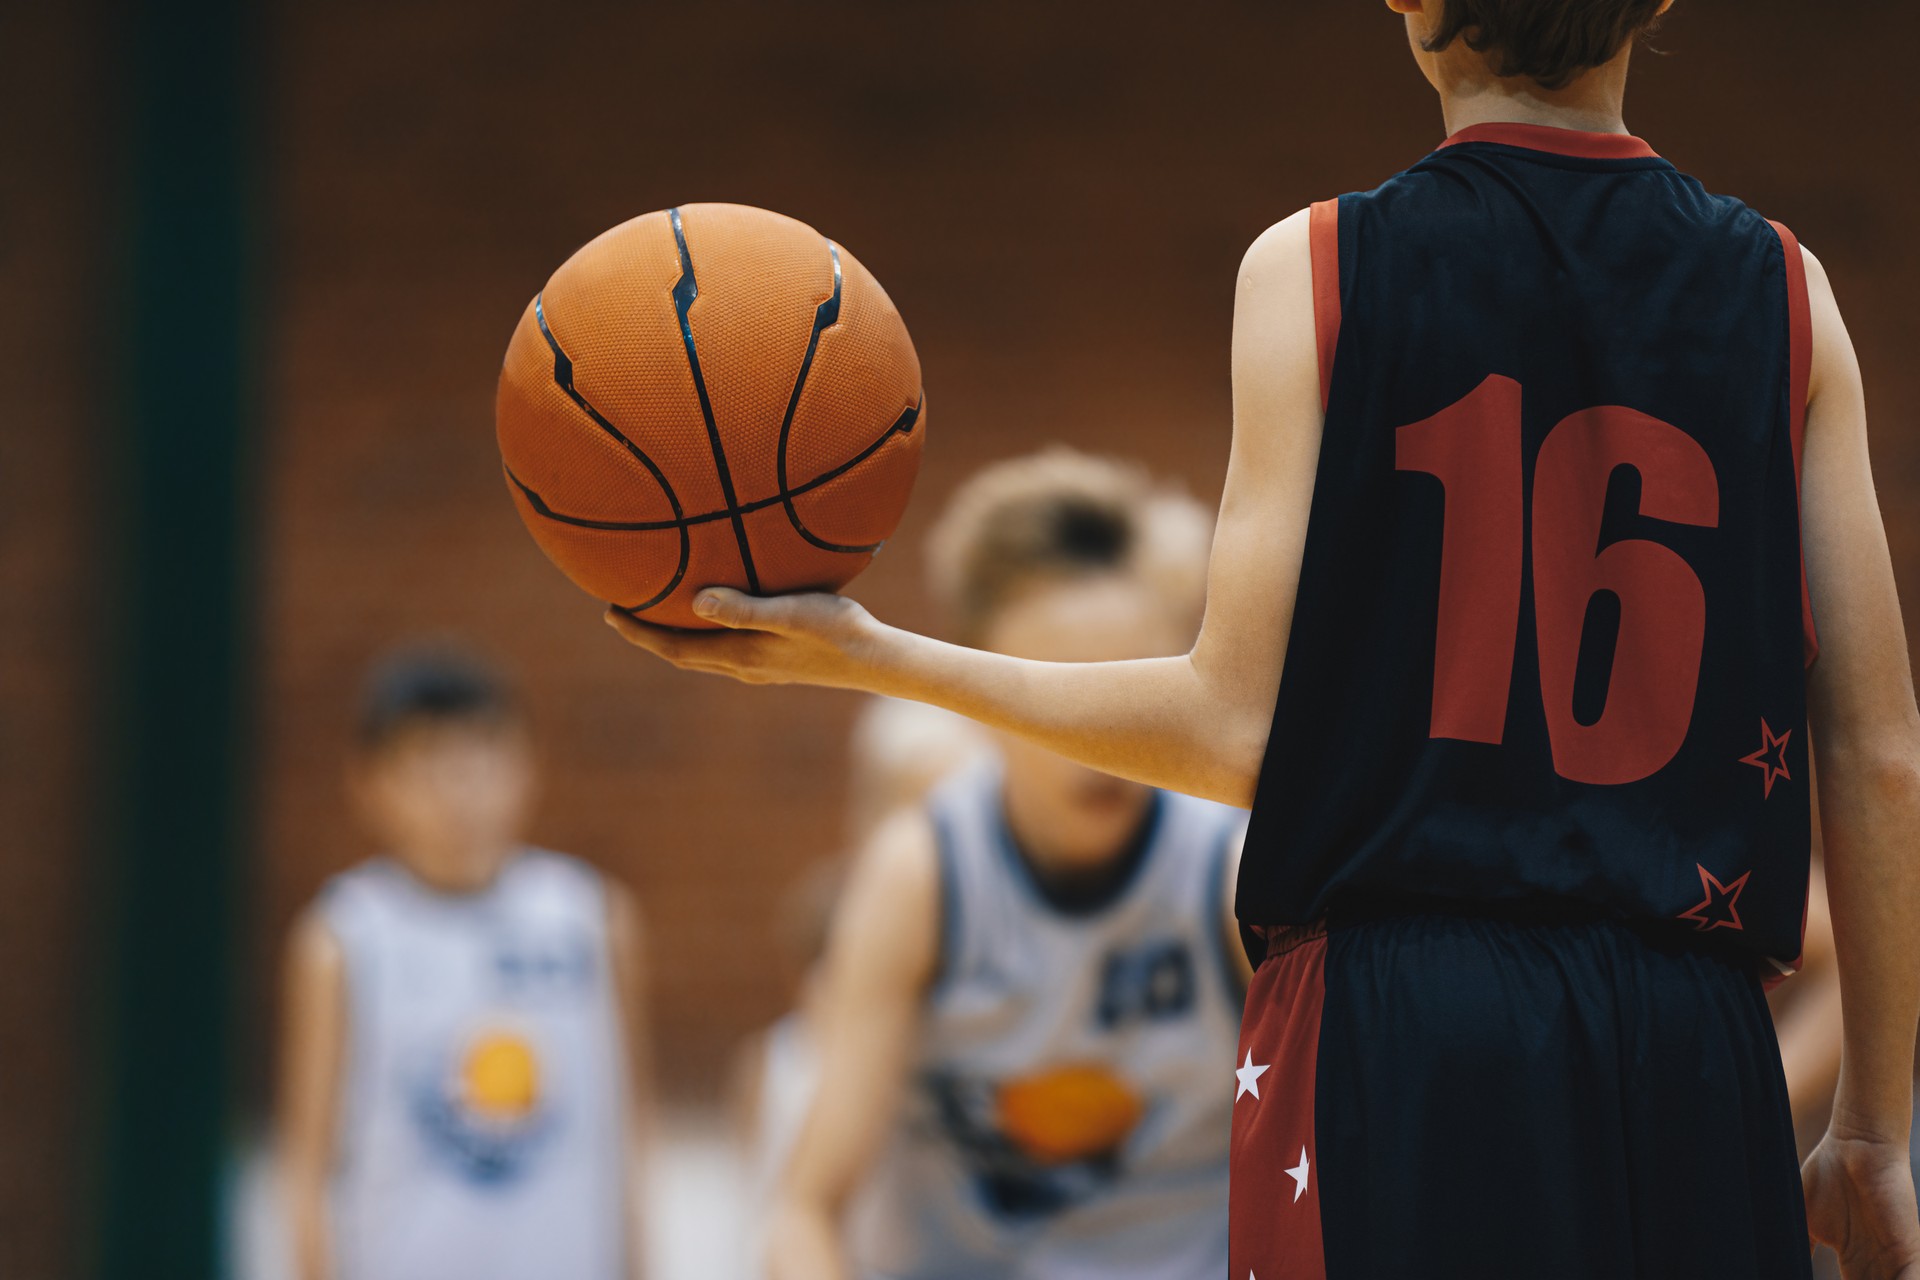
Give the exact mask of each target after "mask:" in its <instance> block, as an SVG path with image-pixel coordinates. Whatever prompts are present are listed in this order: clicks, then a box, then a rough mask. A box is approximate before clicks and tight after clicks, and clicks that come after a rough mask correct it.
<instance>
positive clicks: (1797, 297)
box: [1772, 222, 1820, 666]
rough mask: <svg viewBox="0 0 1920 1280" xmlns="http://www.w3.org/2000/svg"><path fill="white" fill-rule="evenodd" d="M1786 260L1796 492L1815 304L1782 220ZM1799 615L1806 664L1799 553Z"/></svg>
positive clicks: (1806, 612) (1813, 633) (1803, 562)
mask: <svg viewBox="0 0 1920 1280" xmlns="http://www.w3.org/2000/svg"><path fill="white" fill-rule="evenodd" d="M1772 226H1773V230H1774V232H1775V234H1777V235H1778V236H1779V237H1780V248H1781V249H1782V251H1783V252H1784V253H1785V254H1786V261H1787V329H1788V334H1789V337H1790V339H1791V344H1792V348H1793V353H1792V360H1793V364H1792V373H1791V374H1790V375H1789V377H1788V386H1787V397H1788V398H1787V412H1789V413H1790V414H1792V415H1793V417H1792V430H1793V482H1794V493H1795V494H1796V495H1797V494H1798V493H1799V491H1800V455H1801V454H1802V453H1804V452H1805V450H1806V443H1807V387H1808V385H1809V383H1811V382H1812V380H1813V304H1812V301H1811V300H1810V298H1809V296H1808V294H1807V260H1806V258H1805V257H1803V256H1802V255H1801V253H1800V241H1799V240H1797V239H1796V238H1795V237H1794V234H1793V232H1791V231H1789V230H1787V228H1786V227H1784V226H1782V225H1781V224H1780V223H1778V222H1775V223H1773V224H1772ZM1800 617H1801V620H1802V623H1803V625H1804V627H1805V629H1806V650H1807V665H1808V666H1812V665H1813V660H1814V659H1815V658H1817V657H1819V656H1820V634H1819V632H1818V631H1817V630H1816V629H1815V628H1814V625H1813V595H1812V593H1811V592H1809V591H1808V590H1807V557H1806V553H1805V552H1802V553H1801V555H1800Z"/></svg>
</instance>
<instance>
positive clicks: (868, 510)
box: [495, 204, 925, 627]
mask: <svg viewBox="0 0 1920 1280" xmlns="http://www.w3.org/2000/svg"><path fill="white" fill-rule="evenodd" d="M923 407H924V400H923V395H922V391H921V386H920V361H919V357H918V356H917V355H915V353H914V349H913V341H912V339H911V338H909V337H908V336H907V329H906V325H905V324H904V323H903V322H902V321H901V319H900V313H899V312H898V311H896V310H895V309H894V306H893V302H892V301H891V300H890V299H889V298H888V297H887V294H886V291H885V290H884V289H882V288H881V287H880V285H879V282H878V281H876V280H875V279H874V278H873V276H872V275H870V274H869V273H868V272H867V269H866V268H865V267H863V266H861V265H860V263H859V261H858V260H857V259H856V258H854V256H853V255H852V254H851V253H849V252H847V250H846V249H845V248H843V247H841V246H840V245H837V244H835V243H834V242H833V241H831V240H828V239H827V238H826V237H824V236H822V235H821V234H820V233H818V232H817V231H815V230H813V228H811V227H809V226H807V225H806V224H805V223H803V222H797V221H795V220H794V219H792V218H788V217H784V216H782V215H780V214H777V213H771V212H768V211H767V210H765V209H755V208H750V207H748V206H745V205H730V204H692V205H684V206H681V207H679V208H675V209H668V210H664V211H662V212H658V213H649V214H646V215H644V216H642V217H638V218H635V219H633V220H632V221H630V222H624V223H621V224H620V225H619V226H617V227H614V228H613V229H612V230H610V231H607V232H605V233H604V234H602V235H600V236H599V237H597V238H596V239H594V240H592V241H590V242H589V243H588V244H587V245H585V246H584V247H583V248H581V249H580V250H579V252H577V253H575V254H574V255H573V256H572V257H571V258H569V259H567V261H566V262H564V263H563V264H561V266H560V269H559V270H558V271H556V272H554V274H553V277H552V278H551V279H550V280H548V281H547V284H546V287H545V288H544V289H542V290H541V291H540V292H539V293H538V294H537V295H536V296H535V297H534V299H533V301H532V302H530V303H529V304H527V309H526V311H525V313H524V314H523V315H522V316H521V317H520V323H519V326H518V327H517V328H516V329H515V330H514V334H513V338H512V341H511V342H510V343H509V344H508V346H507V355H506V360H505V363H504V365H503V367H502V369H501V372H500V385H499V391H498V395H497V398H496V401H495V426H496V431H497V436H498V440H499V445H500V455H501V460H502V462H503V463H504V465H505V469H506V479H507V487H508V491H509V492H510V493H511V494H512V497H513V501H514V504H515V505H516V506H517V507H518V508H519V511H520V516H521V518H522V519H523V520H524V521H525V522H526V525H527V528H528V530H529V531H530V532H531V533H532V534H533V538H534V541H535V542H537V543H538V544H539V545H540V548H541V550H543V551H545V552H546V554H547V556H548V557H549V558H550V559H551V560H552V561H553V562H554V563H555V564H556V565H558V566H559V567H560V569H561V570H562V571H563V572H564V573H565V574H566V575H567V576H568V577H569V578H571V579H572V580H573V581H574V583H576V584H577V585H578V586H580V587H581V588H582V589H583V590H585V591H586V592H587V593H588V594H590V595H592V596H595V597H596V598H598V599H601V600H605V601H608V602H609V603H611V604H613V605H614V606H615V607H617V608H619V609H621V610H623V611H625V612H627V613H629V614H631V615H633V616H635V617H637V618H640V619H642V620H644V621H648V622H656V623H663V624H666V625H670V626H676V627H705V626H708V625H710V624H707V623H705V622H703V621H701V620H700V619H698V618H696V617H695V616H694V614H693V612H692V610H691V608H690V605H691V601H692V598H693V595H694V593H695V592H697V591H698V590H699V589H700V588H702V587H707V586H729V587H737V588H740V589H742V590H745V591H749V592H752V593H754V594H757V595H772V594H777V593H780V592H787V591H809V590H838V589H839V588H840V587H842V586H845V585H846V584H847V582H849V581H850V580H852V578H853V577H854V575H855V574H857V573H859V572H860V571H861V570H862V569H864V568H865V567H866V566H867V564H868V562H869V561H871V560H872V559H873V556H874V553H875V552H877V551H878V550H879V549H880V546H881V544H882V543H883V542H884V541H885V540H886V539H887V537H888V536H889V535H891V534H892V532H893V529H894V526H895V525H896V524H897V523H898V522H899V520H900V515H901V512H902V511H903V510H904V509H905V507H906V503H907V495H908V493H909V492H910V491H911V489H912V487H913V480H914V475H915V473H916V472H917V471H918V470H919V465H920V442H921V438H922V436H923V434H924V430H925V415H924V412H923Z"/></svg>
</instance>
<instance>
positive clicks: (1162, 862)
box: [859, 763, 1245, 1280]
mask: <svg viewBox="0 0 1920 1280" xmlns="http://www.w3.org/2000/svg"><path fill="white" fill-rule="evenodd" d="M1154 805H1155V810H1154V813H1153V816H1152V817H1151V818H1150V819H1149V821H1150V822H1151V823H1152V824H1153V825H1152V828H1151V830H1150V833H1149V834H1148V836H1147V845H1146V848H1145V851H1144V852H1143V854H1142V855H1141V859H1140V862H1139V863H1138V865H1137V867H1136V868H1135V870H1134V871H1133V873H1132V877H1131V879H1130V880H1129V881H1128V882H1127V883H1126V884H1125V885H1124V886H1122V887H1121V888H1120V889H1119V890H1118V891H1117V893H1116V895H1115V896H1113V897H1112V898H1111V899H1109V900H1108V901H1106V902H1105V903H1104V904H1101V905H1098V906H1096V907H1093V908H1091V909H1088V910H1086V911H1081V912H1068V911H1064V910H1062V909H1060V908H1057V907H1055V906H1052V905H1050V904H1049V903H1048V902H1047V901H1046V899H1045V898H1044V897H1043V896H1042V894H1041V892H1040V889H1039V886H1038V885H1037V884H1036V882H1035V881H1034V878H1033V876H1032V873H1031V871H1030V870H1029V868H1028V866H1027V864H1026V863H1025V862H1024V861H1023V859H1022V858H1021V855H1020V854H1019V852H1018V851H1017V850H1016V849H1015V848H1014V846H1013V842H1012V839H1011V836H1010V834H1009V833H1008V831H1007V828H1006V823H1005V818H1004V816H1003V809H1002V803H1001V789H1000V772H999V766H998V764H997V763H988V764H985V765H982V766H980V767H978V768H973V769H969V770H967V771H965V772H963V773H961V774H960V775H958V776H956V777H955V778H953V779H951V780H950V781H949V782H948V783H946V784H944V785H943V786H942V787H941V788H940V789H939V790H937V791H936V792H935V793H934V795H933V797H932V798H931V800H930V801H929V808H930V811H931V814H932V817H933V820H934V824H935V828H936V830H937V831H938V834H939V848H940V859H941V875H942V895H941V896H942V899H943V904H944V910H945V924H944V937H943V942H942V965H941V971H940V975H939V977H938V979H937V980H936V983H935V985H934V987H933V989H932V991H931V992H930V993H929V996H928V1001H927V1008H926V1012H925V1017H924V1022H923V1026H922V1029H921V1033H920V1043H921V1045H922V1046H923V1049H922V1053H921V1056H920V1060H919V1063H918V1069H917V1074H916V1078H915V1080H914V1083H913V1085H912V1088H911V1091H910V1096H909V1100H908V1104H907V1107H906V1110H905V1114H904V1115H903V1118H902V1122H901V1124H900V1126H899V1128H898V1132H897V1134H896V1136H895V1140H894V1142H893V1145H892V1147H891V1149H890V1151H889V1153H888V1154H887V1156H886V1157H885V1158H884V1161H883V1164H882V1166H881V1167H880V1168H879V1169H878V1170H877V1172H876V1174H875V1176H874V1178H873V1179H872V1187H871V1189H872V1193H873V1194H874V1195H875V1196H876V1197H877V1198H878V1201H879V1203H878V1205H877V1209H878V1211H877V1212H876V1213H874V1214H873V1216H872V1219H871V1222H872V1231H871V1238H869V1239H865V1240H863V1241H861V1242H860V1249H859V1253H860V1255H861V1263H862V1266H863V1269H864V1270H865V1271H866V1272H867V1273H868V1274H869V1275H875V1276H886V1277H897V1278H901V1280H908V1278H910V1280H979V1278H980V1277H983V1276H995V1277H1014V1278H1018V1280H1093V1278H1094V1277H1099V1278H1100V1280H1202V1278H1204V1280H1218V1278H1219V1277H1220V1276H1223V1275H1225V1274H1226V1267H1227V1148H1228V1139H1229V1132H1230V1127H1231V1114H1232V1098H1233V1095H1232V1093H1231V1091H1230V1090H1229V1089H1228V1088H1227V1087H1226V1082H1227V1081H1229V1080H1230V1079H1231V1068H1232V1066H1233V1054H1234V1048H1235V1045H1236V1043H1237V1041H1238V1037H1239V1030H1240V1011H1241V1004H1242V993H1241V990H1240V986H1239V982H1238V980H1237V978H1236V976H1235V974H1234V972H1233V970H1232V968H1231V965H1230V960H1229V957H1228V955H1227V953H1226V950H1225V948H1226V945H1227V944H1226V940H1225V938H1224V937H1223V931H1224V917H1225V893H1226V880H1225V875H1226V869H1227V866H1228V863H1229V855H1230V853H1231V850H1232V846H1233V840H1234V837H1235V836H1236V835H1237V834H1238V832H1239V829H1240V827H1241V825H1242V824H1243V822H1244V820H1245V815H1244V814H1242V813H1240V812H1238V811H1237V810H1232V809H1228V808H1225V807H1224V806H1220V805H1215V804H1211V803H1208V802H1207V801H1204V800H1195V799H1193V798H1191V797H1188V796H1181V795H1174V794H1171V793H1161V794H1159V795H1158V796H1157V797H1156V799H1155V801H1154Z"/></svg>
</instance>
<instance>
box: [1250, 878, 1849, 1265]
mask: <svg viewBox="0 0 1920 1280" xmlns="http://www.w3.org/2000/svg"><path fill="white" fill-rule="evenodd" d="M1263 932H1265V934H1266V936H1267V955H1266V957H1265V959H1264V960H1263V961H1262V962H1261V964H1260V967H1259V970H1258V972H1257V973H1256V974H1255V977H1254V981H1253V986H1252V988H1251V990H1250V991H1249V993H1248V998H1247V1007H1246V1017H1245V1020H1244V1022H1243V1024H1242V1027H1241V1032H1240V1053H1239V1059H1238V1062H1237V1063H1236V1067H1237V1070H1236V1073H1235V1074H1236V1084H1235V1093H1236V1097H1235V1100H1234V1109H1233V1190H1232V1210H1231V1218H1232V1245H1231V1250H1232V1272H1231V1276H1232V1280H1247V1278H1248V1277H1252V1278H1253V1280H1401V1278H1403V1277H1404V1278H1407V1280H1412V1278H1414V1277H1419V1278H1420V1280H1432V1278H1433V1277H1452V1276H1472V1277H1488V1278H1498V1280H1535V1278H1540V1280H1589V1278H1590V1280H1625V1278H1627V1277H1636V1278H1647V1277H1661V1278H1665V1277H1672V1278H1673V1280H1682V1278H1683V1277H1684V1278H1685V1280H1717V1278H1720V1277H1725V1278H1727V1280H1732V1278H1733V1277H1739V1278H1740V1280H1756V1278H1758V1280H1774V1278H1775V1277H1778V1278H1780V1280H1786V1278H1788V1277H1791V1278H1792V1280H1805V1278H1806V1277H1808V1276H1809V1275H1810V1274H1811V1272H1810V1268H1809V1262H1808V1244H1807V1228H1806V1213H1805V1209H1804V1206H1803V1203H1802V1200H1801V1193H1800V1176H1799V1169H1798V1163H1797V1161H1796V1159H1795V1153H1794V1144H1793V1129H1792V1122H1791V1117H1790V1114H1789V1111H1788V1107H1787V1092H1786V1083H1785V1081H1784V1079H1783V1078H1782V1076H1781V1071H1780V1054H1779V1049H1778V1047H1777V1045H1776V1044H1775V1041H1774V1036H1773V1023H1772V1021H1771V1019H1770V1018H1769V1016H1768V1013H1767V1006H1766V1002H1765V1001H1764V999H1763V998H1762V995H1761V990H1760V984H1759V981H1758V979H1757V977H1756V975H1755V974H1754V972H1753V970H1752V968H1751V967H1750V965H1749V964H1747V963H1745V962H1743V961H1741V960H1739V959H1735V958H1732V957H1729V956H1726V955H1721V954H1716V953H1710V952H1707V951H1703V950H1699V949H1696V948H1693V947H1692V946H1690V945H1689V944H1688V942H1687V941H1686V940H1685V939H1684V938H1683V937H1682V938H1674V939H1667V938H1664V937H1662V936H1659V935H1657V934H1655V933H1652V932H1646V931H1640V930H1636V929H1633V928H1630V927H1627V926H1625V925H1622V924H1619V923H1614V922H1607V921H1600V920H1592V919H1588V920H1558V921H1544V920H1539V919H1533V920H1526V919H1517V918H1513V919H1496V918H1481V917H1464V916H1453V915H1438V914H1419V913H1413V912H1374V913H1370V914H1367V915H1364V916H1356V917H1354V918H1352V919H1346V920H1343V919H1341V918H1340V917H1338V916H1336V918H1335V919H1334V921H1333V922H1332V924H1331V926H1328V927H1320V928H1314V929H1300V930H1291V931H1282V930H1268V931H1263Z"/></svg>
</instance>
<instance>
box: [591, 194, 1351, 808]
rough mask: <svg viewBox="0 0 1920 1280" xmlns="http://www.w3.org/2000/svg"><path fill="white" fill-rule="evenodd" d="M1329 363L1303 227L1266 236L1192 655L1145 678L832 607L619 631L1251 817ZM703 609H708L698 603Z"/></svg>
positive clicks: (756, 604) (1252, 288) (1248, 270)
mask: <svg viewBox="0 0 1920 1280" xmlns="http://www.w3.org/2000/svg"><path fill="white" fill-rule="evenodd" d="M1319 376H1320V375H1319V356H1318V348H1317V346H1316V343H1315V335H1314V315H1313V269H1312V260H1311V254H1310V250H1309V240H1308V230H1307V215H1306V214H1305V213H1301V214H1297V215H1295V216H1294V217H1292V218H1289V219H1287V221H1285V222H1283V223H1281V224H1279V225H1278V226H1276V227H1274V228H1272V229H1271V230H1269V231H1268V232H1267V233H1266V234H1265V235H1263V236H1262V237H1261V238H1260V239H1259V240H1258V241H1256V242H1255V244H1254V246H1253V248H1252V249H1250V250H1249V251H1248V253H1247V257H1246V260H1245V262H1244V263H1243V264H1242V267H1241V272H1240V281H1239V289H1238V294H1237V298H1236V302H1235V312H1234V331H1233V390H1234V424H1233V453H1232V459H1231V461H1230V463H1229V465H1228V468H1227V480H1226V489H1225V493H1224V494H1223V496H1222V499H1221V505H1220V519H1219V524H1218V526H1217V528H1216V531H1215V534H1214V544H1213V558H1212V563H1211V566H1210V569H1209V573H1208V596H1207V614H1206V622H1205V624H1204V626H1203V627H1202V628H1201V632H1200V638H1199V640H1198V641H1197V642H1196V644H1195V645H1194V648H1193V651H1192V652H1191V653H1189V654H1187V655H1185V656H1183V657H1178V658H1156V659H1150V660H1144V661H1137V662H1112V663H1046V662H1031V661H1026V660H1023V659H1018V658H1009V657H1004V656H1001V655H998V654H989V653H983V652H980V651H977V650H973V649H963V648H960V647H957V646H954V645H949V644H941V643H939V642H937V641H933V640H929V639H926V638H925V637H922V636H917V635H913V634H911V633H908V632H904V631H900V630H898V629H896V628H893V627H888V626H885V625H883V624H881V623H879V622H877V621H875V620H874V619H873V618H872V617H871V616H869V615H868V614H867V612H866V611H865V610H864V609H862V608H861V607H860V606H858V605H856V604H854V603H853V602H852V601H849V600H844V599H841V598H839V597H836V596H828V595H818V594H813V595H793V596H781V597H775V598H772V599H758V598H755V597H751V596H747V595H744V594H741V593H739V592H734V591H725V590H715V591H713V592H711V593H707V594H704V595H703V597H702V601H703V602H710V605H711V608H712V612H710V613H707V614H706V615H705V616H708V617H709V618H711V619H712V620H713V621H716V622H719V623H721V624H722V625H723V626H725V627H727V628H730V629H731V631H730V632H722V633H720V634H710V633H692V632H676V631H669V630H665V629H662V628H658V627H650V626H646V625H644V624H641V623H637V622H634V621H632V620H631V619H628V618H626V617H624V616H622V615H619V614H616V613H609V615H608V621H609V622H610V623H611V624H612V625H613V626H615V627H616V628H617V629H618V630H619V631H620V632H621V634H622V635H624V636H625V637H626V638H627V639H628V640H629V641H631V642H632V643H633V644H635V645H637V646H639V647H641V648H644V649H648V650H650V651H652V652H653V653H656V654H658V655H659V656H661V657H663V658H665V659H666V660H667V661H669V662H671V663H673V664H674V665H676V666H679V667H683V668H686V669H690V670H697V671H711V672H716V673H719V674H723V675H729V676H732V677H734V678H735V679H739V680H744V681H747V682H749V683H756V684H770V683H802V684H819V685H830V686H834V687H839V688H853V689H865V690H870V691H872V692H875V693H885V694H891V695H893V696H895V697H904V698H912V699H915V700H918V701H921V702H931V703H935V704H937V705H940V706H944V707H948V708H951V709H952V710H954V711H958V712H960V713H961V714H963V715H967V716H971V717H972V718H974V719H976V720H979V721H981V722H983V723H985V724H989V725H992V726H994V727H995V728H999V729H1004V730H1008V731H1010V732H1013V733H1016V734H1019V735H1021V736H1023V737H1025V738H1028V739H1030V740H1032V741H1034V742H1037V743H1039V744H1040V745H1042V746H1045V747H1047V748H1049V749H1051V750H1053V751H1057V752H1059V753H1060V754H1062V755H1065V756H1070V757H1072V758H1074V759H1076V760H1079V761H1082V762H1084V763H1086V764H1089V765H1092V766H1094V767H1096V768H1099V769H1102V770H1104V771H1106V772H1108V773H1113V774H1118V775H1120V776H1122V777H1128V778H1133V779H1135V780H1137V781H1141V782H1146V783H1150V784H1152V785H1155V786H1161V787H1168V788H1171V789H1174V790H1179V791H1186V792H1189V793H1191V794H1194V795H1201V796H1207V797H1210V798H1213V799H1218V800H1224V801H1227V802H1229V803H1235V804H1241V805H1245V804H1249V803H1250V802H1251V800H1252V797H1253V791H1254V786H1255V783H1256V781H1257V777H1258V773H1259V768H1260V760H1261V756H1262V753H1263V752H1264V751H1265V748H1266V738H1267V730H1268V727H1269V723H1270V720H1271V717H1272V713H1273V700H1274V696H1275V694H1276V692H1277V691H1278V689H1279V683H1280V665H1281V661H1282V658H1283V656H1284V654H1285V651H1286V644H1287V632H1288V628H1289V626H1290V624H1291V622H1292V618H1293V603H1294V597H1295V592H1296V589H1297V587H1298V585H1299V572H1300V556H1301V551H1302V548H1303V547H1304V545H1305V542H1306V530H1307V516H1308V509H1309V507H1310V505H1311V502H1312V496H1313V477H1314V467H1315V464H1316V461H1317V459H1318V457H1319V448H1320V426H1321V405H1320V383H1319ZM695 607H696V609H698V608H701V604H700V603H696V606H695Z"/></svg>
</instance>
